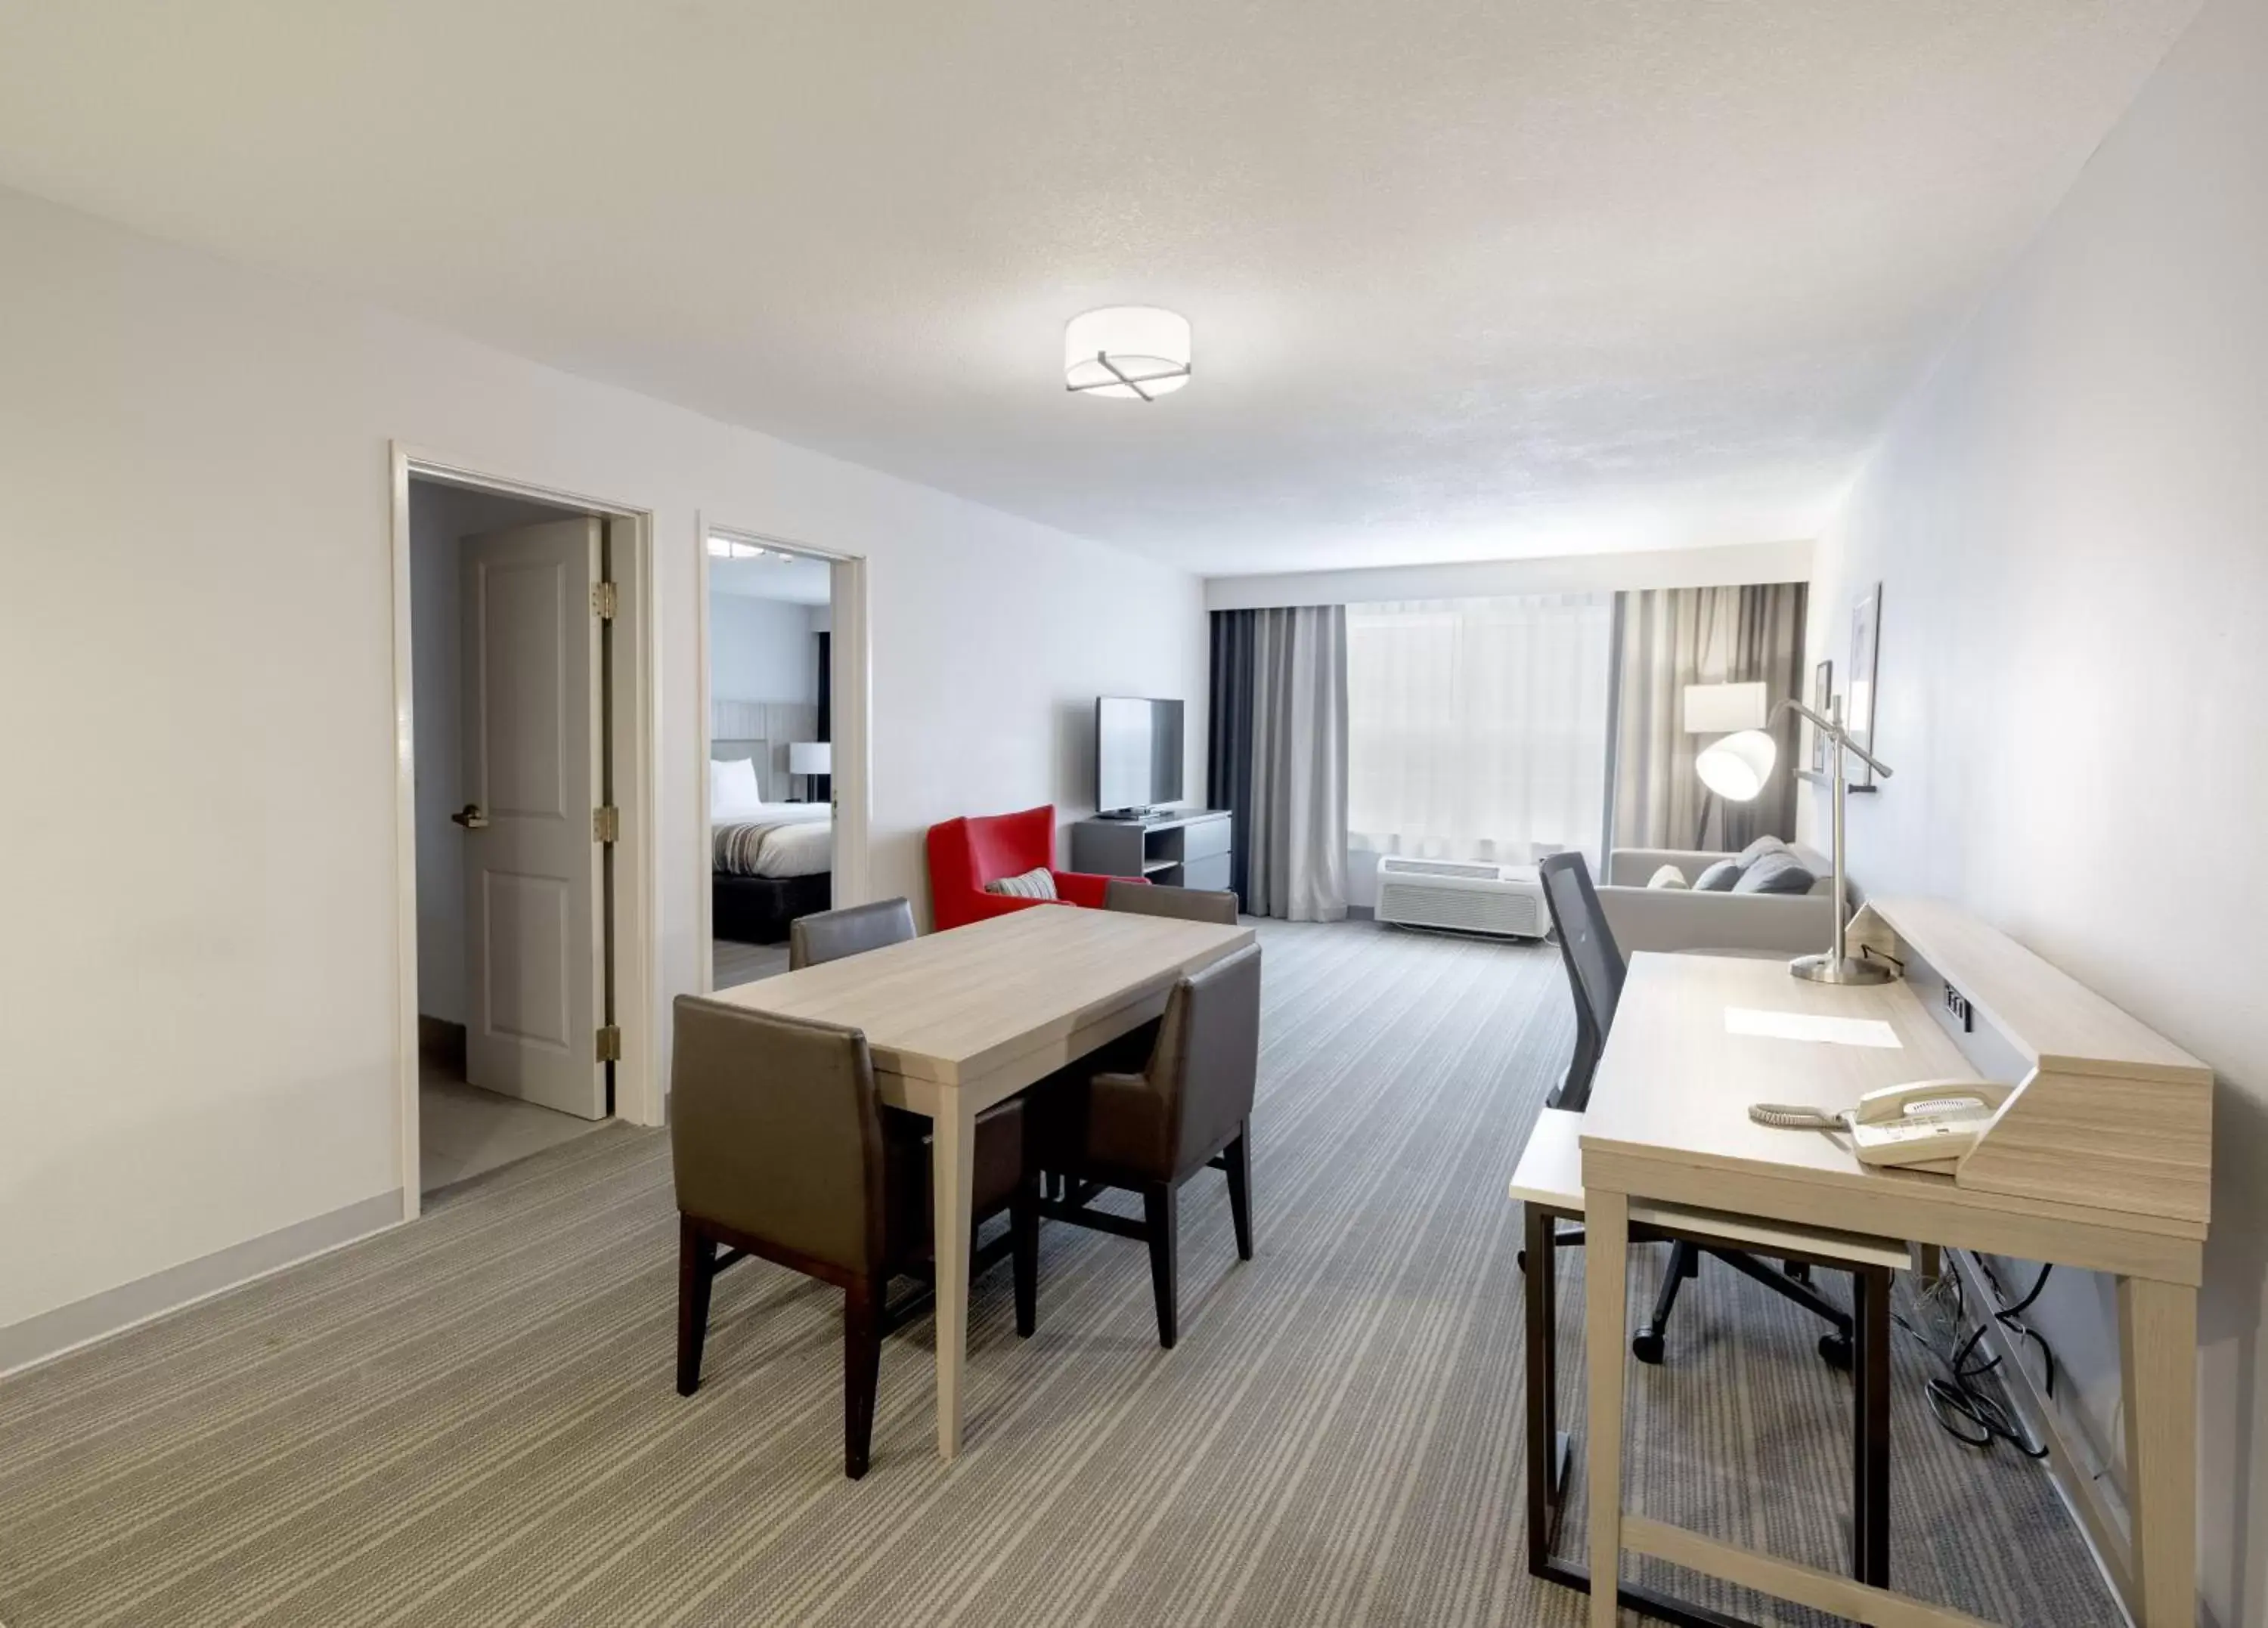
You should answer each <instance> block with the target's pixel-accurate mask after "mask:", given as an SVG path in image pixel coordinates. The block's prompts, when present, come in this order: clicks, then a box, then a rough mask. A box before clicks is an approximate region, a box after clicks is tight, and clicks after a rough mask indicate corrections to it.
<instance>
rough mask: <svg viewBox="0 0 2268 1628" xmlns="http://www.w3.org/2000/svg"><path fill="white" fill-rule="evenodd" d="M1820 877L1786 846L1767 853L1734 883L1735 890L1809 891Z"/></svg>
mask: <svg viewBox="0 0 2268 1628" xmlns="http://www.w3.org/2000/svg"><path fill="white" fill-rule="evenodd" d="M1817 880H1818V878H1817V877H1816V876H1813V875H1812V874H1811V871H1810V869H1809V868H1808V867H1807V866H1806V865H1805V864H1804V862H1802V861H1801V860H1800V859H1798V858H1796V856H1795V855H1794V854H1791V853H1789V852H1787V850H1786V849H1785V848H1782V849H1780V850H1779V851H1778V852H1777V853H1771V854H1761V855H1759V856H1758V857H1757V859H1756V862H1755V863H1753V864H1751V865H1750V866H1749V868H1748V869H1746V870H1743V871H1742V872H1741V875H1740V878H1739V880H1738V881H1736V882H1735V883H1734V884H1733V891H1734V892H1735V893H1808V892H1810V891H1811V884H1813V883H1814V882H1815V881H1817Z"/></svg>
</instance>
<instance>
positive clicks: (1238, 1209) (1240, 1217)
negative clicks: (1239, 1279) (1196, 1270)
mask: <svg viewBox="0 0 2268 1628" xmlns="http://www.w3.org/2000/svg"><path fill="white" fill-rule="evenodd" d="M1224 1168H1225V1169H1226V1170H1227V1172H1228V1214H1229V1219H1230V1220H1231V1221H1233V1222H1234V1223H1235V1224H1236V1258H1237V1259H1239V1260H1250V1259H1251V1258H1252V1121H1251V1120H1249V1119H1247V1120H1245V1121H1244V1123H1243V1124H1242V1125H1241V1126H1240V1127H1239V1128H1238V1130H1237V1133H1236V1140H1234V1141H1233V1142H1231V1143H1229V1145H1228V1149H1227V1163H1226V1166H1225V1167H1224Z"/></svg>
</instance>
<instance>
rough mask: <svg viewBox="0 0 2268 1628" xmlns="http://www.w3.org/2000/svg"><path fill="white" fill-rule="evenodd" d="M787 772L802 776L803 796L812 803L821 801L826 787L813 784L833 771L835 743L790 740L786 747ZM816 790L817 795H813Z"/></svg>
mask: <svg viewBox="0 0 2268 1628" xmlns="http://www.w3.org/2000/svg"><path fill="white" fill-rule="evenodd" d="M787 772H788V773H789V774H800V775H802V776H803V777H804V781H805V784H804V796H806V797H809V798H810V799H811V801H813V802H814V803H818V802H822V801H824V800H825V797H826V788H824V787H820V786H814V785H813V784H811V782H812V781H820V780H824V779H826V778H827V777H828V775H830V774H834V773H835V744H834V743H833V742H832V741H823V740H799V741H791V742H789V743H788V748H787ZM814 792H816V793H817V794H818V795H817V796H813V794H814Z"/></svg>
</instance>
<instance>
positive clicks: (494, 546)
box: [457, 520, 607, 1119]
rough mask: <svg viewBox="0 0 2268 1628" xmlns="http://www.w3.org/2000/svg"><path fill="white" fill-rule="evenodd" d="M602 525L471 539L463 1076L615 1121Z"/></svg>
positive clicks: (466, 556)
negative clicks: (608, 993)
mask: <svg viewBox="0 0 2268 1628" xmlns="http://www.w3.org/2000/svg"><path fill="white" fill-rule="evenodd" d="M599 538H600V531H599V522H598V521H596V520H559V521H553V522H550V523H549V524H543V525H526V526H516V527H514V528H513V529H512V530H510V531H505V532H484V533H482V534H481V535H479V536H476V537H468V538H467V539H465V540H464V542H463V544H462V545H461V548H462V551H463V552H462V559H461V561H460V565H459V570H460V574H461V583H462V588H463V595H464V667H463V672H464V679H463V688H464V695H463V704H464V797H465V801H466V807H465V808H464V810H462V811H461V812H460V814H459V815H458V816H457V818H458V821H459V823H460V825H463V826H464V827H465V831H464V835H463V836H462V838H461V839H460V840H462V841H463V843H464V846H465V938H466V942H465V982H466V985H467V988H466V997H467V999H466V1008H467V1010H466V1023H465V1077H466V1078H467V1079H468V1081H470V1082H472V1083H473V1084H475V1085H477V1086H480V1087H482V1088H483V1089H487V1090H491V1091H499V1092H502V1093H503V1094H504V1095H505V1096H519V1097H525V1098H526V1099H527V1101H529V1102H532V1103H541V1104H542V1105H543V1106H545V1107H546V1108H556V1109H559V1110H561V1111H563V1112H566V1113H571V1114H577V1115H579V1116H581V1117H582V1118H585V1119H600V1118H605V1117H606V1112H607V1105H606V1104H607V1089H606V1065H605V1064H603V1063H601V1062H600V1061H598V1060H597V1059H598V1052H597V1035H598V1030H599V1025H600V1024H601V1023H604V1022H605V1021H606V1018H605V1016H604V1014H605V1011H606V997H605V982H604V980H605V976H606V973H605V967H604V964H603V961H602V958H601V956H600V932H601V931H602V928H601V926H600V923H601V922H602V920H604V916H603V913H602V910H601V906H600V888H601V886H602V885H603V869H602V867H601V865H600V854H599V847H598V844H597V841H596V840H595V833H594V832H593V828H592V818H591V816H592V810H593V809H594V808H596V807H597V806H598V803H599V793H600V784H601V781H600V774H599V752H600V740H599V730H600V717H601V714H600V707H599V680H600V671H599V667H600V663H599V622H598V619H597V618H596V617H595V616H593V614H592V611H591V590H592V587H593V584H594V583H597V582H598V580H599V570H600V552H599Z"/></svg>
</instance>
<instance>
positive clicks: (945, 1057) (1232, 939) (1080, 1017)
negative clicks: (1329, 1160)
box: [717, 906, 1253, 1458]
mask: <svg viewBox="0 0 2268 1628" xmlns="http://www.w3.org/2000/svg"><path fill="white" fill-rule="evenodd" d="M1252 939H1253V932H1252V929H1251V928H1248V927H1233V928H1227V927H1215V926H1213V925H1211V924H1210V923H1206V922H1200V921H1178V920H1169V919H1167V918H1164V917H1159V916H1139V915H1134V914H1130V913H1119V912H1115V911H1106V910H1080V909H1076V908H1072V907H1071V906H1041V907H1038V908H1035V909H1031V910H1020V911H1017V912H1016V913H1014V914H1013V915H1005V916H996V917H994V918H992V919H991V920H988V921H978V922H973V923H971V924H970V925H969V926H967V927H962V928H954V929H953V930H952V931H951V932H947V933H933V934H932V935H929V936H928V937H926V938H917V939H914V940H911V941H909V942H906V943H902V944H892V945H890V946H888V947H887V948H886V949H882V950H870V951H868V952H867V953H866V954H865V955H859V956H851V957H847V958H845V959H843V960H841V961H830V962H828V963H827V964H824V965H821V966H813V967H806V968H804V969H803V970H802V971H801V972H785V973H782V974H781V975H780V976H778V977H777V978H767V979H759V980H758V981H756V982H755V983H753V984H742V985H740V986H738V987H736V988H732V989H723V990H719V991H718V993H717V999H718V1000H719V1001H728V1002H730V1003H731V1004H733V1005H734V1006H744V1007H747V1008H750V1009H751V1010H754V1011H759V1012H775V1013H777V1014H779V1015H780V1016H785V1017H808V1018H816V1019H819V1020H821V1021H822V1022H825V1023H843V1024H847V1025H849V1026H851V1027H852V1028H855V1029H860V1030H865V1035H866V1045H867V1048H868V1050H869V1051H870V1052H872V1053H873V1059H874V1077H875V1082H876V1083H877V1085H879V1086H880V1089H881V1093H882V1100H883V1101H884V1102H886V1103H888V1104H890V1105H891V1106H892V1107H894V1108H903V1109H907V1110H909V1111H912V1112H914V1113H917V1114H922V1115H924V1116H925V1117H926V1118H929V1119H931V1120H932V1122H933V1123H934V1126H935V1131H934V1133H933V1135H932V1141H931V1154H930V1157H931V1162H932V1163H931V1168H932V1177H931V1192H932V1199H933V1202H934V1204H935V1206H936V1209H935V1218H936V1229H937V1230H936V1234H935V1247H936V1255H937V1447H938V1452H939V1455H940V1456H943V1457H946V1458H951V1457H953V1456H954V1455H955V1454H956V1453H958V1452H960V1450H961V1415H962V1401H961V1370H962V1366H963V1364H964V1362H965V1361H966V1360H967V1355H968V1241H969V1215H968V1210H969V1200H968V1193H969V1186H970V1183H971V1180H972V1177H973V1170H972V1159H973V1155H974V1152H975V1148H976V1115H977V1114H978V1112H979V1111H982V1110H983V1109H986V1108H989V1107H990V1106H991V1105H992V1104H995V1103H997V1102H1000V1101H1002V1100H1003V1099H1005V1098H1006V1097H1010V1096H1014V1095H1015V1094H1016V1093H1017V1092H1019V1091H1020V1090H1022V1089H1024V1088H1025V1087H1027V1086H1028V1085H1030V1084H1032V1083H1033V1082H1035V1081H1038V1080H1042V1079H1044V1078H1046V1077H1047V1075H1049V1074H1052V1073H1053V1072H1054V1071H1055V1070H1057V1068H1060V1067H1063V1066H1064V1064H1066V1063H1069V1062H1071V1061H1072V1060H1075V1059H1077V1058H1079V1057H1081V1056H1083V1055H1085V1054H1086V1052H1092V1051H1094V1049H1095V1048H1096V1047H1097V1046H1099V1045H1103V1044H1105V1043H1106V1042H1108V1041H1111V1040H1115V1039H1116V1038H1118V1037H1119V1036H1120V1035H1123V1034H1124V1033H1126V1032H1127V1031H1128V1030H1131V1029H1134V1028H1137V1027H1138V1026H1139V1025H1141V1024H1142V1023H1146V1022H1148V1021H1149V1020H1150V1019H1151V1018H1153V1017H1155V1016H1158V1015H1159V1014H1160V1012H1162V1011H1164V1010H1165V1006H1166V996H1167V993H1168V992H1169V991H1170V990H1171V989H1172V988H1173V986H1174V982H1175V979H1178V978H1180V977H1181V976H1182V974H1183V973H1184V972H1195V971H1196V970H1197V969H1198V968H1199V967H1203V966H1207V965H1210V964H1211V963H1213V962H1215V961H1217V960H1219V959H1220V957H1223V956H1226V955H1228V954H1231V953H1232V952H1233V951H1235V950H1241V949H1242V948H1243V947H1244V946H1245V945H1247V944H1248V943H1250V942H1252Z"/></svg>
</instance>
